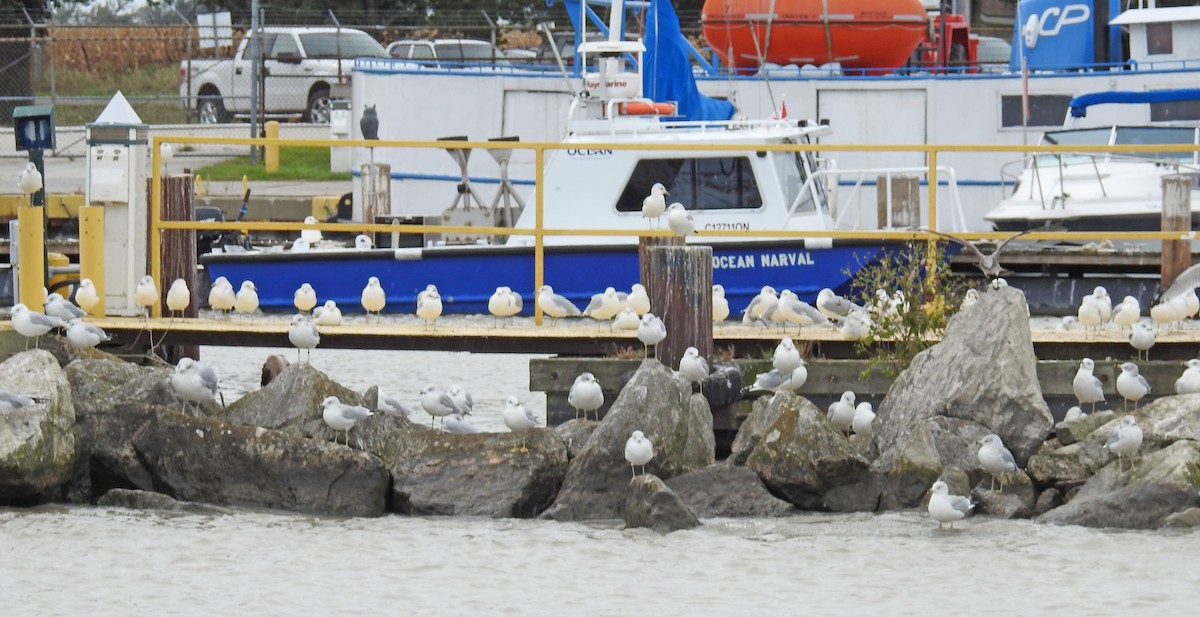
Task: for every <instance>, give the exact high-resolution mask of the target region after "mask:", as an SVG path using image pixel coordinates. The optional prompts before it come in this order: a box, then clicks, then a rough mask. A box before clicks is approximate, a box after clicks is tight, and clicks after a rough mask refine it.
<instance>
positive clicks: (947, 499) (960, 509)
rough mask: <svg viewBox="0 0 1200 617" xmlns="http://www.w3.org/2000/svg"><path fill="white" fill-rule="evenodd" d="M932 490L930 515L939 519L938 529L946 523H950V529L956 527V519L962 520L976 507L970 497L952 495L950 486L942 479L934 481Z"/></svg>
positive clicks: (934, 518)
mask: <svg viewBox="0 0 1200 617" xmlns="http://www.w3.org/2000/svg"><path fill="white" fill-rule="evenodd" d="M930 490H931V491H932V492H933V494H932V495H930V496H929V517H930V518H932V519H933V520H935V521H937V523H938V529H941V528H942V525H943V524H945V523H950V529H954V521H957V520H962V518H963V517H964V516H966V515H967V513H968V512H970V511H971V508H974V507H975V504H972V503H971V500H970V499H968V498H966V497H963V496H962V495H951V494H950V487H948V486H946V483H945V482H942V481H941V480H938V481H937V482H934V483H933V488H931V489H930Z"/></svg>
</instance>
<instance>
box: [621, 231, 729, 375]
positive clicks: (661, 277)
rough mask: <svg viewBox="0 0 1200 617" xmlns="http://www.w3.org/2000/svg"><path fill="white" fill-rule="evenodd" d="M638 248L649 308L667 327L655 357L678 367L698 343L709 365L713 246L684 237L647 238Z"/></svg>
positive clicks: (698, 348) (668, 364) (711, 324)
mask: <svg viewBox="0 0 1200 617" xmlns="http://www.w3.org/2000/svg"><path fill="white" fill-rule="evenodd" d="M638 252H639V254H640V255H641V256H642V261H641V264H640V265H641V269H642V284H643V285H645V286H646V291H647V293H648V294H649V295H650V308H651V311H653V312H654V314H655V315H658V316H659V317H661V318H662V320H663V323H664V324H666V327H667V338H666V339H665V340H663V342H661V343H659V344H658V348H657V349H656V350H655V357H657V358H658V360H659V361H660V362H662V363H663V364H665V365H667V366H669V367H671V368H678V367H679V359H680V358H682V357H683V352H684V350H686V349H687V348H688V347H695V348H696V350H697V351H699V352H700V355H701V356H704V357H705V358H708V359H709V363H710V366H711V363H712V360H711V356H712V350H713V342H712V341H713V339H712V328H713V323H712V247H708V246H687V245H686V244H684V241H683V238H643V239H642V241H641V242H640V243H639V246H638Z"/></svg>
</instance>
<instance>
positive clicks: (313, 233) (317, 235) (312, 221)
mask: <svg viewBox="0 0 1200 617" xmlns="http://www.w3.org/2000/svg"><path fill="white" fill-rule="evenodd" d="M304 224H305V225H316V224H317V217H315V216H306V217H304ZM300 238H302V239H303V240H304V241H305V242H306V243H308V245H309V246H312V245H314V244H316V243H318V242H320V241H321V230H320V229H301V230H300Z"/></svg>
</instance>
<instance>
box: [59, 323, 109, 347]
mask: <svg viewBox="0 0 1200 617" xmlns="http://www.w3.org/2000/svg"><path fill="white" fill-rule="evenodd" d="M110 340H112V337H111V336H109V335H108V333H106V332H105V331H104V330H101V329H100V328H97V327H96V326H93V325H92V324H88V323H83V322H82V321H79V320H78V319H72V320H70V321H68V322H67V342H69V343H70V344H71V346H72V347H74V348H76V349H85V348H88V347H95V346H97V345H99V344H100V343H105V342H108V341H110Z"/></svg>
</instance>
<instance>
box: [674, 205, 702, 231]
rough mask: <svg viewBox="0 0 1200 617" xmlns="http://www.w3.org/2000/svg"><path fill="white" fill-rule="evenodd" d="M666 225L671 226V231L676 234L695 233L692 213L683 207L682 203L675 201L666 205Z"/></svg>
mask: <svg viewBox="0 0 1200 617" xmlns="http://www.w3.org/2000/svg"><path fill="white" fill-rule="evenodd" d="M667 227H669V228H671V232H672V233H674V234H675V235H677V236H690V235H692V234H694V233H696V221H695V220H693V219H692V215H691V213H690V212H688V211H687V208H684V207H683V204H681V203H679V202H675V203H673V204H671V205H669V206H667Z"/></svg>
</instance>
